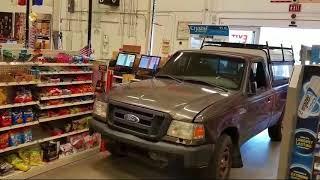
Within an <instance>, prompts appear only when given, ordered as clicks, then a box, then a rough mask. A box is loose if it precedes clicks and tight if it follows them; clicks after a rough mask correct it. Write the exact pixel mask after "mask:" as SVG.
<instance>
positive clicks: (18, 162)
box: [6, 153, 30, 172]
mask: <svg viewBox="0 0 320 180" xmlns="http://www.w3.org/2000/svg"><path fill="white" fill-rule="evenodd" d="M6 160H7V162H8V163H10V164H11V165H12V166H13V167H14V168H15V169H17V170H20V171H25V172H26V171H28V170H29V169H30V166H29V165H28V164H26V163H25V162H23V160H22V159H21V158H19V157H18V156H17V154H15V153H14V154H10V155H9V156H7V157H6Z"/></svg>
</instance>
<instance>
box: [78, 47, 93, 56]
mask: <svg viewBox="0 0 320 180" xmlns="http://www.w3.org/2000/svg"><path fill="white" fill-rule="evenodd" d="M92 53H93V50H92V48H89V46H85V47H84V48H82V49H80V54H81V55H82V56H87V57H90V55H91V54H92Z"/></svg>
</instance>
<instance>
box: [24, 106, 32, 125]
mask: <svg viewBox="0 0 320 180" xmlns="http://www.w3.org/2000/svg"><path fill="white" fill-rule="evenodd" d="M22 119H23V122H24V123H28V122H32V121H33V120H34V114H33V111H32V109H27V110H26V111H24V112H23V114H22Z"/></svg>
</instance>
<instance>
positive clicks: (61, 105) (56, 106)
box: [39, 100, 94, 110]
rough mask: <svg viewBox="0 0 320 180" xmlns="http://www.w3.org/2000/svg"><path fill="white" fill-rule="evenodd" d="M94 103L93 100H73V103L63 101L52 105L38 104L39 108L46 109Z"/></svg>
mask: <svg viewBox="0 0 320 180" xmlns="http://www.w3.org/2000/svg"><path fill="white" fill-rule="evenodd" d="M92 103H94V101H93V100H90V101H81V102H74V103H65V104H59V105H52V106H41V105H40V106H39V108H40V109H41V110H46V109H54V108H60V107H69V106H77V105H83V104H92Z"/></svg>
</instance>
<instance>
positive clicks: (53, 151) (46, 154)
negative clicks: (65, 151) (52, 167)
mask: <svg viewBox="0 0 320 180" xmlns="http://www.w3.org/2000/svg"><path fill="white" fill-rule="evenodd" d="M41 148H42V150H43V160H44V161H46V162H51V161H54V160H56V159H58V158H59V149H60V142H53V141H50V142H45V143H43V144H41Z"/></svg>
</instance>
